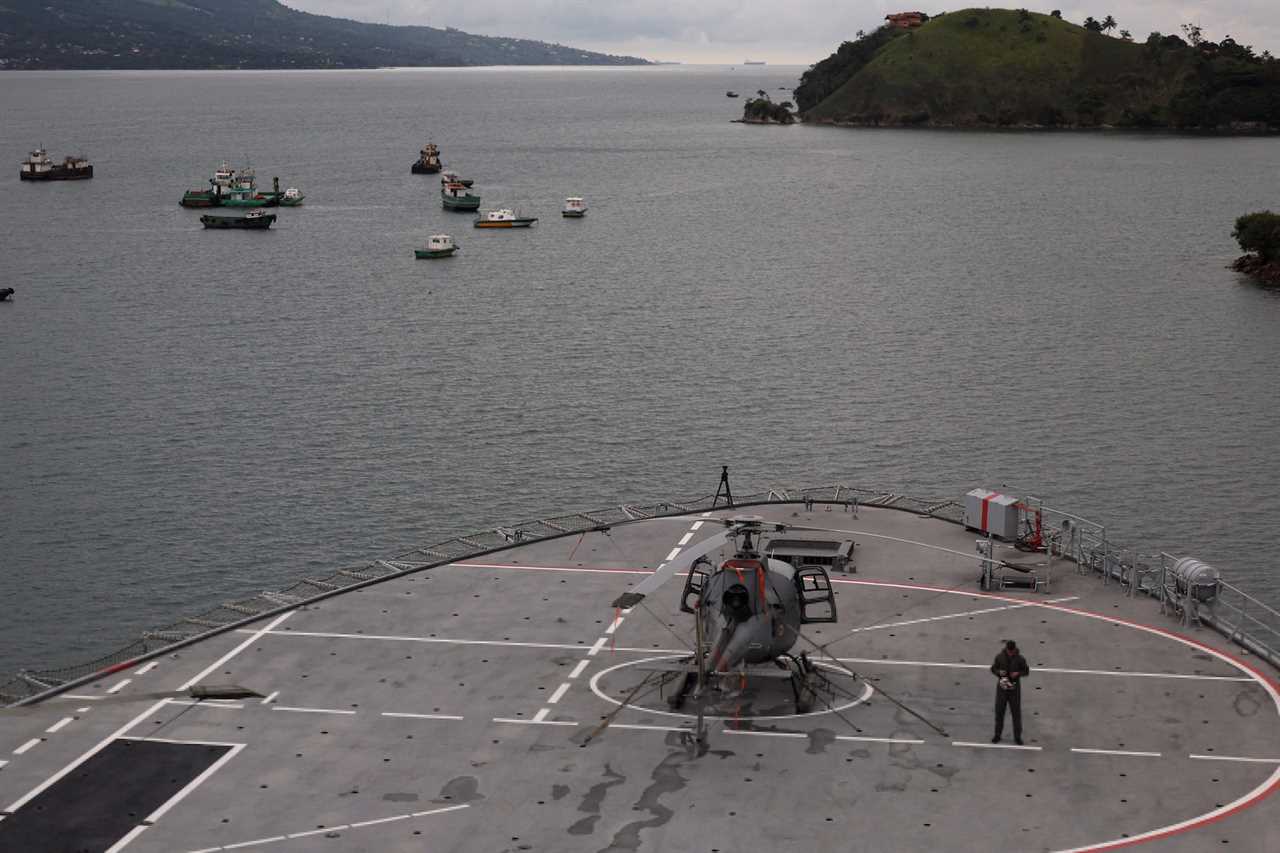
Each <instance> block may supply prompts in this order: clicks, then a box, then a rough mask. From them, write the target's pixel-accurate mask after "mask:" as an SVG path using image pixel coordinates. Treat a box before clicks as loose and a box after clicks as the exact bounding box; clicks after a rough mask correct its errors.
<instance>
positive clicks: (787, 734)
mask: <svg viewBox="0 0 1280 853" xmlns="http://www.w3.org/2000/svg"><path fill="white" fill-rule="evenodd" d="M721 734H754V735H759V736H762V738H808V736H809V735H806V734H805V733H803V731H754V730H751V729H721Z"/></svg>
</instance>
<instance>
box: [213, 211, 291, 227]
mask: <svg viewBox="0 0 1280 853" xmlns="http://www.w3.org/2000/svg"><path fill="white" fill-rule="evenodd" d="M275 221H276V215H275V214H274V213H267V212H266V211H263V210H251V211H249V212H248V213H246V214H245V215H244V216H214V215H212V214H208V213H206V214H205V215H204V216H201V217H200V223H201V224H202V225H204V227H205V228H253V229H258V230H263V229H267V228H270V227H271V223H272V222H275Z"/></svg>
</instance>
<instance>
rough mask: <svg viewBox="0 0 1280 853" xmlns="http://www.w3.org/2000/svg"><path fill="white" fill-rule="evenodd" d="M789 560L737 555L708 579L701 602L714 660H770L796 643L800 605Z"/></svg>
mask: <svg viewBox="0 0 1280 853" xmlns="http://www.w3.org/2000/svg"><path fill="white" fill-rule="evenodd" d="M794 578H795V569H794V568H792V566H791V564H790V563H786V562H783V561H782V560H774V559H770V558H767V557H751V558H748V557H745V556H739V557H735V558H733V559H731V560H727V561H725V562H724V563H723V564H722V565H721V566H720V568H719V569H717V570H716V571H715V572H713V573H712V574H711V576H710V577H709V578H708V579H707V582H706V586H705V587H704V589H703V593H702V604H703V606H702V607H701V608H700V611H701V616H700V618H701V619H702V620H703V636H704V637H706V638H707V640H709V641H710V650H711V653H710V654H711V656H710V660H709V663H710V666H711V668H712V669H713V670H715V671H717V672H727V671H729V670H731V669H733V668H734V667H736V666H738V665H739V664H742V663H748V664H754V663H765V662H768V661H772V660H774V659H775V658H777V657H778V656H779V655H782V654H785V653H786V652H787V651H789V650H790V649H791V647H792V646H793V645H795V642H796V638H797V637H799V635H800V624H801V608H800V600H799V596H798V594H797V592H796V586H795V581H794Z"/></svg>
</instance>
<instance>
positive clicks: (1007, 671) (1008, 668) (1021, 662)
mask: <svg viewBox="0 0 1280 853" xmlns="http://www.w3.org/2000/svg"><path fill="white" fill-rule="evenodd" d="M1014 673H1017V677H1016V678H1015V677H1014ZM991 674H992V675H994V676H995V677H996V679H997V680H996V734H995V737H994V738H993V740H997V741H998V740H1000V735H1001V734H1002V733H1003V732H1004V709H1005V706H1006V705H1007V706H1008V707H1009V710H1010V711H1011V712H1012V713H1013V739H1014V740H1015V741H1017V742H1018V743H1022V680H1023V679H1024V678H1026V677H1027V676H1028V675H1030V674H1031V668H1030V667H1028V666H1027V659H1026V658H1024V657H1023V656H1022V655H1021V654H1020V653H1019V652H1018V647H1017V645H1016V644H1015V643H1014V642H1013V641H1012V640H1010V641H1009V642H1007V643H1006V644H1005V647H1004V648H1003V649H1002V650H1001V651H1000V654H998V655H996V659H995V662H994V663H992V664H991ZM1006 677H1007V678H1008V679H1009V681H1011V682H1012V683H1013V687H1012V688H1011V689H1006V688H1004V687H1002V686H1001V685H1000V680H1001V679H1004V678H1006Z"/></svg>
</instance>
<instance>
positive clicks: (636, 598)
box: [613, 531, 730, 610]
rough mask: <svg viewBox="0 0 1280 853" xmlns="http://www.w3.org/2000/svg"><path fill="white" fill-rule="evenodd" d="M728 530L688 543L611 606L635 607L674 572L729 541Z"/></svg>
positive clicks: (686, 567)
mask: <svg viewBox="0 0 1280 853" xmlns="http://www.w3.org/2000/svg"><path fill="white" fill-rule="evenodd" d="M729 535H730V534H729V531H725V532H724V533H716V534H715V535H713V536H708V537H707V538H706V539H703V540H702V541H701V542H699V543H697V544H696V545H690V546H689V547H687V548H686V549H685V550H683V551H681V552H680V554H679V555H678V556H677V557H676V558H675V559H674V560H671V561H669V562H667V563H664V564H662V565H661V566H659V567H658V568H657V569H655V570H654V572H653V574H651V575H649V576H648V577H647V578H645V579H644V580H642V581H641V582H640V583H639V584H637V585H636V586H635V588H634V589H629V590H627V591H626V592H624V593H623V594H622V595H620V596H618V597H617V598H616V599H614V602H613V606H614V607H618V608H622V609H624V610H626V609H630V608H632V607H635V606H636V605H637V604H639V603H640V602H641V601H644V599H645V597H646V596H648V595H649V594H651V593H652V592H653V591H654V590H656V589H658V587H660V586H662V585H663V584H664V583H666V582H667V581H669V580H670V579H671V578H672V577H674V576H675V575H676V574H678V573H680V572H683V571H688V570H689V567H690V566H692V565H693V563H694V561H696V560H697V559H698V558H699V557H702V556H705V555H707V554H710V553H711V552H712V551H714V550H716V549H717V548H719V547H721V546H722V545H724V544H725V543H726V542H728V541H729Z"/></svg>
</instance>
